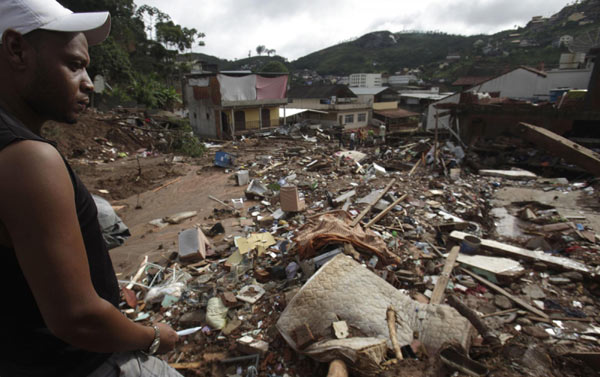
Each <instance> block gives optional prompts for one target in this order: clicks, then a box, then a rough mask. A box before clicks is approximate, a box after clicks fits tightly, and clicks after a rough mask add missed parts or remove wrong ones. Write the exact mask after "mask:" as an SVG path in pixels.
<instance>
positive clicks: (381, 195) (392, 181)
mask: <svg viewBox="0 0 600 377" xmlns="http://www.w3.org/2000/svg"><path fill="white" fill-rule="evenodd" d="M394 183H396V178H394V179H392V180H391V181H390V183H388V185H387V186H385V188H384V189H383V191H382V192H381V193H380V194H379V195H378V196H377V198H376V199H375V201H373V203H371V204H369V205H368V206H367V208H365V209H364V210H363V211H362V212H361V213H360V214H359V215H358V216H356V218H355V219H354V220H353V221H352V224H350V226H351V227H355V226H356V224H358V223H359V222H360V220H362V219H363V217H365V216H366V215H367V214H368V213H369V211H371V209H373V207H374V206H375V205H376V204H377V203H379V201H380V200H381V198H383V197H384V196H385V194H386V193H387V192H388V191H390V189H391V188H392V186H393V185H394Z"/></svg>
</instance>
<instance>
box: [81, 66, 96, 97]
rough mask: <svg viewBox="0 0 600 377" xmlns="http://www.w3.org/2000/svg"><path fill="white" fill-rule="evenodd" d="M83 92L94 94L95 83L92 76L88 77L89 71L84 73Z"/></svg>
mask: <svg viewBox="0 0 600 377" xmlns="http://www.w3.org/2000/svg"><path fill="white" fill-rule="evenodd" d="M80 89H81V91H82V92H84V93H87V94H89V93H92V92H93V91H94V83H93V82H92V80H91V79H90V75H88V73H87V70H86V71H85V72H84V77H83V80H81V88H80Z"/></svg>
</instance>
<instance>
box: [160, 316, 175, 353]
mask: <svg viewBox="0 0 600 377" xmlns="http://www.w3.org/2000/svg"><path fill="white" fill-rule="evenodd" d="M155 325H156V326H158V329H159V331H160V346H159V347H158V351H157V352H156V353H158V354H163V353H167V352H169V351H171V350H172V349H173V348H175V344H176V343H177V341H178V340H179V335H177V333H176V332H175V330H173V328H171V326H169V325H167V324H166V323H155Z"/></svg>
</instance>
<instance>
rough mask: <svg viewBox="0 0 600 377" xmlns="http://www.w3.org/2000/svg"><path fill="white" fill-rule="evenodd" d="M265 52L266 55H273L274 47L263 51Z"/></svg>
mask: <svg viewBox="0 0 600 377" xmlns="http://www.w3.org/2000/svg"><path fill="white" fill-rule="evenodd" d="M265 52H266V53H267V56H271V54H273V55H275V52H276V51H275V49H271V50H266V51H265Z"/></svg>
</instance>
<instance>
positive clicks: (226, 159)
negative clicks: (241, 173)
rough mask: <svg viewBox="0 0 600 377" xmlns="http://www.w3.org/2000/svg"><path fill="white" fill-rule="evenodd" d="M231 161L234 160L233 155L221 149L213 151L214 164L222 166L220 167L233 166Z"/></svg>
mask: <svg viewBox="0 0 600 377" xmlns="http://www.w3.org/2000/svg"><path fill="white" fill-rule="evenodd" d="M233 161H234V157H233V155H231V154H229V153H227V152H223V151H218V152H217V153H215V165H216V166H219V167H222V168H229V167H232V166H233Z"/></svg>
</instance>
